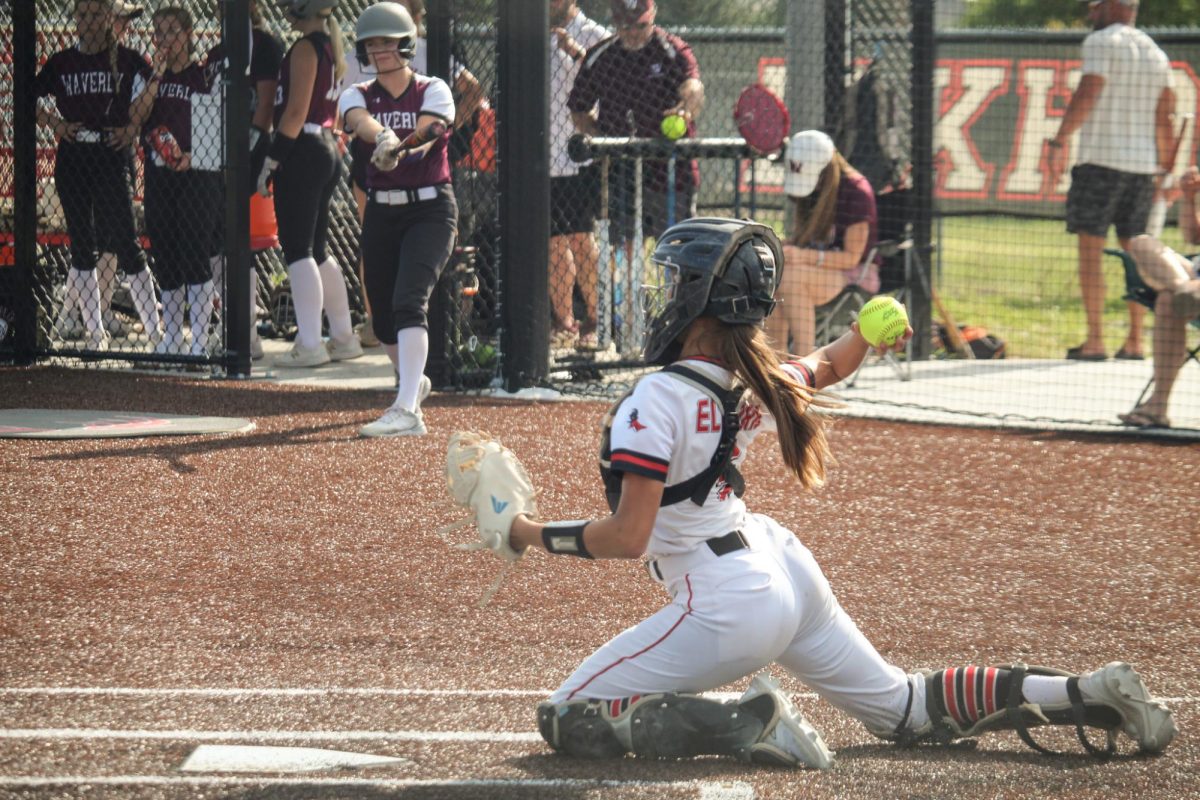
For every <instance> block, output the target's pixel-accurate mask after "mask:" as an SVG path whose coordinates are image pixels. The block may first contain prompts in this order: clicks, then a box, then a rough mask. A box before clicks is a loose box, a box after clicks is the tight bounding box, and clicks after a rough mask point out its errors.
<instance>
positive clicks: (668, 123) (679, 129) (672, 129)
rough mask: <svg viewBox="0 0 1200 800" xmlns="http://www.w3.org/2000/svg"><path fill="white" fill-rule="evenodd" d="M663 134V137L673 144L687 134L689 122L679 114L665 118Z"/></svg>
mask: <svg viewBox="0 0 1200 800" xmlns="http://www.w3.org/2000/svg"><path fill="white" fill-rule="evenodd" d="M662 132H663V136H665V137H667V138H668V139H670V140H671V141H672V142H673V141H675V140H676V139H678V138H680V137H681V136H683V135H684V134H685V133H687V122H686V121H685V120H684V119H683V117H681V116H679V115H678V114H672V115H670V116H669V117H663V121H662Z"/></svg>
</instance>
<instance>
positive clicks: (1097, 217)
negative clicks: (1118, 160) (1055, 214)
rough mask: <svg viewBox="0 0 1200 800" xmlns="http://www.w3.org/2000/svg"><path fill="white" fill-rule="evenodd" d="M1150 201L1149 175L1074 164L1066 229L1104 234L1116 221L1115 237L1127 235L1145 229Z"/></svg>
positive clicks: (1138, 232)
mask: <svg viewBox="0 0 1200 800" xmlns="http://www.w3.org/2000/svg"><path fill="white" fill-rule="evenodd" d="M1153 203H1154V176H1153V175H1139V174H1137V173H1133V172H1120V171H1118V170H1115V169H1109V168H1108V167H1101V166H1097V165H1095V164H1078V165H1076V166H1075V167H1074V168H1073V169H1072V170H1071V189H1070V191H1069V192H1068V193H1067V231H1068V232H1070V233H1087V234H1091V235H1092V236H1102V237H1104V236H1108V229H1109V226H1112V225H1116V227H1117V238H1119V239H1129V238H1132V237H1134V236H1138V235H1139V234H1143V233H1145V232H1146V221H1147V220H1148V219H1149V218H1150V207H1151V205H1153Z"/></svg>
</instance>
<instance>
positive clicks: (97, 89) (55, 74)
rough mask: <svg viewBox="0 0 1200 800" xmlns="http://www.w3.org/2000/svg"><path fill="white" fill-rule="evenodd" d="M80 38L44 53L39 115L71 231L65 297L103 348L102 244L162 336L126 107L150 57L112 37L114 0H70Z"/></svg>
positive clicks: (151, 332)
mask: <svg viewBox="0 0 1200 800" xmlns="http://www.w3.org/2000/svg"><path fill="white" fill-rule="evenodd" d="M74 10H75V26H76V34H77V37H78V42H77V43H76V44H75V45H74V46H72V47H70V48H67V49H66V50H61V51H59V52H57V53H55V54H54V55H52V56H50V58H49V59H48V60H47V61H46V64H45V65H44V66H43V67H42V69H41V71H40V72H38V75H37V78H36V80H35V92H36V94H37V96H38V97H39V98H40V97H46V96H53V97H54V105H53V108H51V107H50V106H49V105H47V104H39V106H38V112H37V116H38V122H39V123H40V124H42V125H45V126H46V127H48V128H50V129H51V130H53V132H54V136H55V138H56V139H57V140H58V151H57V153H56V155H55V159H54V185H55V189H56V190H57V192H58V197H59V202H61V203H62V208H63V216H64V217H65V219H66V223H67V234H68V235H69V236H70V239H71V244H70V252H71V266H70V268H69V269H68V270H67V287H66V288H67V297H68V298H69V302H71V303H74V304H75V305H76V306H77V307H78V308H79V310H80V316H81V317H82V319H83V327H84V330H85V331H86V335H87V346H88V348H89V349H91V350H107V349H108V333H107V332H106V331H105V330H104V324H103V314H102V311H101V294H100V283H99V280H98V278H97V276H96V257H97V251H98V248H100V247H103V248H104V249H106V250H108V249H111V251H112V252H115V253H116V254H117V260H118V263H119V265H120V267H121V270H122V271H123V272H124V273H125V274H126V276H128V277H129V282H130V291H131V293H132V295H133V301H134V304H135V305H136V306H137V310H138V315H139V316H140V317H141V320H142V326H143V328H144V329H145V331H146V335H147V337H148V338H149V339H150V341H151V343H153V344H157V343H158V341H159V335H160V334H159V317H158V300H157V297H156V295H155V291H154V281H153V279H152V278H151V276H150V270H149V269H148V268H147V266H146V254H145V253H143V252H142V248H141V244H140V243H139V242H138V237H137V230H136V226H135V224H134V216H133V194H132V189H131V187H130V183H129V177H128V175H129V172H128V170H129V167H128V161H129V158H130V156H129V148H130V147H131V145H132V142H133V141H134V139H135V138H136V131H137V128H138V127H139V126H140V120H135V119H132V118H131V116H130V108H131V105H132V103H133V99H134V98H135V97H137V96H138V95H139V94H140V93H141V91H142V89H143V88H144V86H145V83H146V80H147V79H148V78H149V77H150V65H149V64H148V63H146V59H145V58H144V57H143V56H142V55H140V54H138V53H136V52H135V51H133V50H131V49H129V48H128V47H124V46H122V45H120V44H118V43H117V40H116V36H115V33H114V31H113V22H114V13H113V2H112V0H76V2H75V5H74Z"/></svg>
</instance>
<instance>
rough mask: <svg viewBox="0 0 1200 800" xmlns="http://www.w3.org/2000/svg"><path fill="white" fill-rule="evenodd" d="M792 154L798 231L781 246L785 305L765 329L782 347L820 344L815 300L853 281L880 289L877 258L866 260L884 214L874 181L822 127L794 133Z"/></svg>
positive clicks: (790, 182) (806, 348) (791, 195)
mask: <svg viewBox="0 0 1200 800" xmlns="http://www.w3.org/2000/svg"><path fill="white" fill-rule="evenodd" d="M787 159H788V174H787V178H786V180H785V183H784V191H785V192H786V193H787V195H788V203H789V205H790V206H791V208H792V214H793V219H792V225H793V227H792V236H791V239H790V241H789V243H788V244H786V245H784V248H783V257H784V269H783V279H782V281H781V283H780V287H779V300H780V304H779V307H778V308H777V309H776V310H775V313H774V314H772V315H771V316H770V317H769V318H768V319H767V335H768V336H769V337H770V338H771V339H772V341H773V342H774V344H775V346H776V347H777V348H779V349H780V350H787V351H788V352H793V353H810V352H812V351H813V350H815V349H816V345H817V342H816V307H817V306H819V305H823V304H825V303H828V302H829V301H830V300H832V299H833V298H834V297H836V296H837V294H838V292H840V291H841V290H842V289H843V287H845V286H847V285H849V284H852V283H856V284H858V285H859V286H861V287H862V288H863V289H864V290H865V291H866V292H868V293H869V294H874V293H875V292H877V291H879V265H878V264H877V263H876V262H875V260H874V259H872V260H871V262H870V263H866V264H864V259H865V258H866V257H867V255H868V254H869V253H871V251H872V250H873V248H874V247H875V241H876V238H877V237H878V229H879V217H878V213H877V210H876V207H875V190H874V189H872V188H871V182H870V181H868V180H867V179H866V178H865V177H864V176H863V175H861V174H860V173H859V172H858V171H857V170H855V169H854V167H852V166H850V164H849V163H848V162H847V161H846V159H845V158H843V157H842V154H841V153H839V152H838V151H837V148H836V147H835V146H834V144H833V140H832V139H830V138H829V137H828V136H827V135H825V134H824V133H822V132H821V131H801V132H800V133H797V134H796V135H795V136H793V137H792V139H791V141H790V142H788V151H787ZM789 341H790V344H789Z"/></svg>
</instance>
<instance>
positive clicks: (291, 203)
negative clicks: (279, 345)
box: [258, 0, 362, 367]
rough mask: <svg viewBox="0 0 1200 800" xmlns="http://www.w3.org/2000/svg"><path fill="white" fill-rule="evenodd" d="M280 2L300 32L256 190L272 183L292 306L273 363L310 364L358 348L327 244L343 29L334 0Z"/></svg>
mask: <svg viewBox="0 0 1200 800" xmlns="http://www.w3.org/2000/svg"><path fill="white" fill-rule="evenodd" d="M281 5H283V7H284V9H285V11H286V12H287V15H288V19H289V20H291V23H292V27H293V28H295V29H296V30H297V31H299V32H300V34H301V38H300V39H299V40H298V41H297V42H296V43H295V44H293V45H292V47H291V49H290V50H288V52H287V55H285V56H284V58H283V64H282V65H281V67H280V69H279V85H278V87H277V89H276V93H275V137H274V139H273V140H272V142H271V149H270V151H269V152H268V155H267V159H266V161H265V162H264V163H263V168H262V170H261V171H260V172H259V176H258V191H259V192H260V193H261V194H263V195H264V196H266V195H267V194H269V193H270V191H271V190H270V189H269V188H268V185H269V184H270V183H272V182H273V183H274V196H275V218H276V220H278V223H279V244H280V246H281V247H282V248H283V255H284V259H285V260H286V261H287V262H288V280H289V281H290V283H291V290H292V305H293V307H294V309H295V312H296V329H297V330H296V341H295V344H294V345H293V346H292V349H291V350H290V351H289V352H288V353H287V355H286V356H284V357H283V358H282V359H279V360H277V361H276V362H275V365H276V366H280V367H315V366H318V365H320V364H325V363H328V362H329V361H331V360H333V361H343V360H347V359H351V358H357V357H359V356H361V355H362V345H361V344H360V343H359V341H358V336H357V335H356V334H355V333H354V329H353V327H352V324H351V321H350V298H349V295H348V294H347V292H346V281H345V278H344V277H343V275H342V268H341V267H340V266H339V265H338V263H337V262H336V261H335V260H334V259H333V257H332V256H331V255H329V253H328V252H327V250H326V245H327V243H328V239H329V204H330V201H331V200H332V199H333V192H334V190H335V189H336V188H337V184H338V180H339V179H340V176H341V166H342V159H341V155H340V154H339V152H338V149H337V144H336V141H335V139H334V135H333V122H334V118H335V116H336V114H337V94H336V91H335V88H334V87H336V86H337V85H338V79H339V78H340V77H341V72H342V70H344V69H345V63H344V61H343V56H342V48H341V41H342V37H341V33H340V32H339V31H337V23H336V22H334V21H333V18H332V11H333V8H334V6H336V5H337V0H285V2H283V3H282V4H281ZM331 30H332V33H333V35H331ZM322 307H323V308H324V311H325V316H326V317H327V318H328V319H329V333H330V340H329V343H328V344H327V345H326V344H323V343H322V341H321V311H322Z"/></svg>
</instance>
